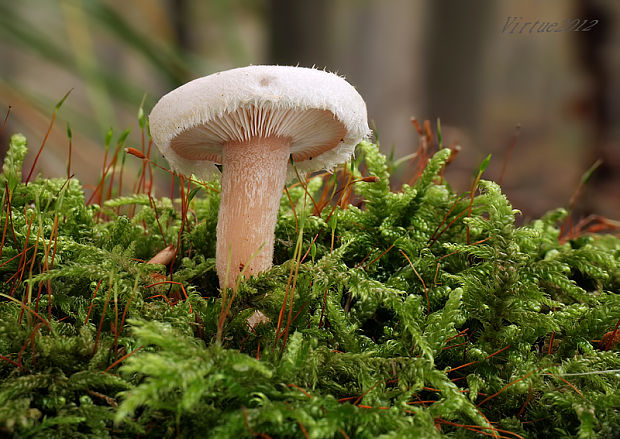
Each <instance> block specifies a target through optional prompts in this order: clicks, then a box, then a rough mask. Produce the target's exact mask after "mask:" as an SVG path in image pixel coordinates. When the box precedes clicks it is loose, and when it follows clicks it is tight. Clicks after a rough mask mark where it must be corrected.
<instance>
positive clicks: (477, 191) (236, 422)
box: [0, 135, 620, 438]
mask: <svg viewBox="0 0 620 439" xmlns="http://www.w3.org/2000/svg"><path fill="white" fill-rule="evenodd" d="M125 137H126V135H125ZM123 141H124V139H121V140H119V147H120V144H121V143H122V142H123ZM118 151H119V149H118V148H117V153H118ZM128 151H130V152H132V150H131V149H130V150H128ZM26 152H27V148H26V139H25V138H24V137H23V136H20V135H14V136H13V137H12V139H11V143H10V148H9V151H8V154H7V156H6V158H5V161H4V167H3V172H2V174H1V175H0V186H2V188H3V196H2V199H3V206H4V207H3V209H2V213H1V214H0V226H1V227H2V230H3V235H2V248H1V255H0V256H1V257H0V263H1V266H0V277H1V280H2V282H1V283H0V355H1V357H0V436H6V437H20V438H31V437H33V438H34V437H37V438H38V437H58V438H68V437H71V438H79V437H95V438H101V437H188V438H189V437H192V438H193V437H213V438H219V437H222V438H228V437H232V438H246V437H247V438H250V437H262V438H267V437H272V438H294V437H299V438H304V437H310V438H396V437H398V438H412V437H420V438H433V437H454V438H460V437H495V438H500V437H506V438H519V437H522V438H529V437H547V438H560V437H579V438H588V437H601V438H613V437H618V432H619V431H620V414H619V408H620V390H619V389H620V386H619V385H618V383H619V379H618V378H619V373H620V372H619V369H620V357H619V356H618V345H617V341H618V339H619V338H620V336H619V335H618V333H619V332H620V330H618V321H619V320H618V319H619V318H620V296H619V294H618V293H619V292H620V239H619V238H618V237H617V236H613V235H609V234H607V235H606V234H591V233H586V232H587V231H586V230H581V231H579V233H577V232H576V231H574V230H573V233H569V231H567V230H566V229H564V230H563V229H562V227H561V226H562V224H563V223H564V220H565V218H566V216H567V213H566V211H565V210H563V209H558V210H554V211H552V212H549V213H548V214H547V215H545V216H544V217H542V218H540V219H536V220H534V221H531V222H529V223H527V224H525V225H523V226H519V227H518V226H516V225H515V215H517V214H518V212H517V211H515V210H514V209H513V208H512V206H511V204H510V202H509V201H508V200H507V199H506V197H505V196H504V195H503V194H502V192H501V189H500V187H499V186H498V185H497V184H496V183H493V182H490V181H485V180H482V179H480V176H481V175H482V171H483V170H484V169H483V168H484V164H483V165H482V166H481V168H480V169H479V170H478V171H477V173H476V174H475V177H476V178H474V183H473V185H472V191H470V192H468V193H465V194H458V193H455V192H454V191H453V190H452V189H451V188H450V186H449V184H448V183H447V182H446V181H445V179H444V178H443V169H444V167H445V165H446V162H447V161H448V160H449V157H450V150H448V149H440V150H438V151H437V152H436V153H435V154H434V155H432V157H430V156H429V159H428V161H423V163H424V164H425V166H422V167H421V168H420V172H419V174H418V176H417V178H416V179H415V181H412V184H411V185H404V186H403V187H402V188H401V189H399V190H398V191H392V190H391V189H390V173H389V167H388V164H387V162H386V158H385V157H384V156H383V155H381V154H380V153H379V150H378V148H377V146H376V145H374V144H371V143H368V142H366V143H362V144H360V145H359V146H358V148H357V155H356V159H355V161H354V162H353V163H349V164H348V165H347V166H345V167H343V168H341V169H339V170H337V172H335V173H334V174H333V175H320V176H315V177H312V178H310V179H308V180H307V181H306V182H303V183H301V184H300V183H296V184H291V185H289V187H288V188H287V191H286V193H285V196H283V197H282V202H281V208H280V212H279V220H278V224H277V227H276V247H275V256H274V262H275V264H274V267H273V268H272V269H271V270H269V271H268V272H266V273H264V274H262V275H260V276H257V277H253V278H251V279H249V280H247V281H244V282H241V283H239V284H238V286H237V288H235V289H234V290H229V291H226V292H221V291H220V290H219V288H218V281H217V277H216V274H215V268H214V265H215V259H214V257H215V227H216V222H217V211H218V204H219V192H218V182H217V180H213V181H210V182H207V183H197V182H191V181H190V182H189V183H188V180H183V181H182V184H181V185H180V187H182V191H181V196H180V197H179V199H178V200H174V201H173V200H170V199H169V198H157V199H154V198H152V197H151V196H150V195H149V193H148V191H147V187H148V186H149V185H147V184H143V185H142V186H140V188H139V189H140V190H138V191H137V193H136V194H134V195H131V196H115V193H116V189H115V187H113V184H116V183H114V181H113V177H112V176H110V175H108V176H107V177H106V178H107V179H106V178H104V179H103V180H102V184H101V185H100V186H99V187H98V190H99V193H100V194H104V193H106V191H107V193H108V195H110V196H109V197H103V198H102V200H105V201H101V202H100V205H99V204H95V203H93V202H92V200H91V202H90V203H89V202H87V201H88V200H85V196H84V191H83V188H82V186H81V184H80V182H79V181H78V180H77V179H75V178H69V179H67V178H50V179H48V178H41V177H38V178H36V179H33V180H32V181H30V182H24V180H27V179H25V178H23V177H22V164H23V160H24V157H25V155H26ZM121 153H122V150H121ZM133 154H134V155H138V156H140V154H139V153H138V152H137V151H136V150H133ZM114 157H115V159H116V158H117V156H116V155H115V156H114ZM118 157H120V156H118ZM132 160H133V158H132ZM119 163H120V158H119ZM150 166H151V163H150V162H148V161H145V167H143V170H145V171H148V170H149V169H150ZM144 174H145V175H144V176H143V182H144V178H146V177H145V176H147V175H148V172H145V173H144ZM118 177H119V176H118V175H117V176H116V179H117V180H116V181H117V182H118ZM106 184H109V188H111V189H110V190H109V191H108V186H106ZM330 200H331V201H330ZM564 224H565V223H564ZM168 246H171V247H168ZM156 255H158V256H157V257H158V258H159V259H155V260H152V258H153V257H155V256H156ZM157 262H161V263H157ZM163 264H165V265H163Z"/></svg>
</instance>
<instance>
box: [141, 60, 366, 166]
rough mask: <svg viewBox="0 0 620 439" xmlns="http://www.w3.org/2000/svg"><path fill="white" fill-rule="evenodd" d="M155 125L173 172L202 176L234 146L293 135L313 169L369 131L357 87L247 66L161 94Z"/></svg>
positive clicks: (337, 157) (332, 161) (299, 71)
mask: <svg viewBox="0 0 620 439" xmlns="http://www.w3.org/2000/svg"><path fill="white" fill-rule="evenodd" d="M149 121H150V129H151V135H152V136H153V140H154V141H155V143H156V145H157V146H158V147H159V149H160V151H161V152H162V154H164V156H165V157H166V158H167V159H168V161H169V162H170V164H171V166H172V168H173V169H174V170H176V171H179V172H181V173H184V174H194V175H196V176H198V177H201V178H206V177H208V176H209V174H210V173H211V172H212V171H213V169H214V166H213V163H221V149H222V148H223V147H224V146H225V145H226V144H227V143H239V142H248V143H251V139H252V138H253V137H280V138H286V139H288V140H290V144H291V156H292V158H293V160H294V162H295V165H296V167H297V169H298V170H300V171H303V172H308V171H313V170H317V169H331V168H333V167H334V166H335V165H337V164H339V163H342V162H344V161H346V160H347V159H348V158H349V157H350V156H351V154H352V153H353V149H354V148H355V145H357V143H359V141H360V140H362V139H363V138H364V137H366V136H367V135H368V133H369V129H368V123H367V118H366V105H365V103H364V101H363V99H362V98H361V96H360V95H359V93H357V91H356V90H355V88H354V87H353V86H351V85H350V84H349V83H348V82H346V81H345V80H344V79H343V78H341V77H339V76H337V75H335V74H333V73H328V72H325V71H322V70H316V69H308V68H302V67H288V66H250V67H243V68H239V69H233V70H228V71H225V72H220V73H215V74H212V75H209V76H205V77H203V78H199V79H196V80H194V81H191V82H188V83H187V84H185V85H183V86H181V87H179V88H178V89H176V90H173V91H172V92H170V93H168V94H167V95H165V96H164V97H162V98H161V99H160V101H159V102H158V103H157V105H155V107H154V108H153V110H152V112H151V114H150V117H149ZM289 167H290V165H289ZM293 174H294V172H293V170H292V168H291V169H289V176H291V175H293Z"/></svg>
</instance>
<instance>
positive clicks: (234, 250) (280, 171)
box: [215, 137, 290, 288]
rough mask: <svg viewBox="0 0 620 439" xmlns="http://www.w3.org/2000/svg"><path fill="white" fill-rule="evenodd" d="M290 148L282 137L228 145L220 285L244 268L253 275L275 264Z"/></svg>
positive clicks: (220, 233) (218, 259)
mask: <svg viewBox="0 0 620 439" xmlns="http://www.w3.org/2000/svg"><path fill="white" fill-rule="evenodd" d="M289 154H290V139H288V138H282V137H267V138H263V137H253V138H252V139H250V140H249V141H247V142H228V143H226V144H225V145H224V148H223V151H222V192H221V201H220V211H219V214H218V220H217V246H216V252H215V259H216V268H217V275H218V277H219V280H220V287H221V288H226V287H231V286H233V285H234V284H235V282H236V279H237V277H238V276H239V274H240V272H241V270H243V269H244V268H245V271H244V275H247V276H250V275H252V274H256V273H260V272H261V271H265V270H267V269H269V268H270V267H271V266H272V264H273V243H274V231H275V227H276V220H277V217H278V208H279V206H280V197H281V196H282V188H283V187H284V183H285V181H286V167H287V163H288V159H289ZM259 249H260V250H259ZM229 252H230V253H229ZM257 252H258V253H257ZM229 264H230V265H229ZM246 265H247V266H246ZM228 267H229V268H228ZM227 271H228V277H227V276H226V273H227Z"/></svg>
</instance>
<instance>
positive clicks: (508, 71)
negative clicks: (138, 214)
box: [0, 0, 620, 219]
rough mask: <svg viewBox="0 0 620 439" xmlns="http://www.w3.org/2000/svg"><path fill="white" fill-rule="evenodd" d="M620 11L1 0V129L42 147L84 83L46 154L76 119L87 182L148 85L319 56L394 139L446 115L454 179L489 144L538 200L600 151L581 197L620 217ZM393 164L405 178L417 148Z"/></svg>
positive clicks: (388, 145) (43, 168)
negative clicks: (530, 28) (108, 139)
mask: <svg viewBox="0 0 620 439" xmlns="http://www.w3.org/2000/svg"><path fill="white" fill-rule="evenodd" d="M509 17H513V18H514V17H517V18H518V20H520V22H522V23H526V22H533V21H535V20H539V21H541V22H544V21H550V22H560V23H564V22H565V21H566V20H567V19H580V20H597V22H596V24H595V25H594V26H593V27H592V30H591V31H589V32H551V33H549V32H543V33H539V32H533V33H528V32H527V31H525V32H523V33H510V32H507V31H506V30H504V31H503V29H504V26H505V24H506V23H507V20H508V19H509ZM619 24H620V2H617V1H614V0H607V1H586V0H548V1H540V0H522V1H517V0H511V1H508V0H503V1H495V0H470V1H458V0H443V1H431V0H429V1H422V0H419V1H418V0H299V1H293V0H205V1H198V0H124V1H120V0H24V1H10V0H0V111H1V113H0V114H1V115H2V117H4V114H5V112H6V110H7V109H8V107H9V106H11V107H12V110H11V115H10V117H9V119H8V122H7V125H6V127H5V129H4V130H3V132H2V134H1V135H2V139H1V142H0V145H2V148H5V147H6V145H7V141H8V136H9V135H10V134H11V133H13V132H16V131H20V132H23V133H24V134H26V135H27V137H28V138H29V141H30V145H31V152H30V160H31V162H30V163H32V160H33V159H34V155H35V153H36V149H37V148H38V147H39V145H40V143H41V141H42V139H43V137H44V136H45V132H46V130H47V127H48V125H49V121H50V117H51V114H52V112H53V109H54V106H55V104H56V103H57V102H58V101H59V100H60V99H61V98H62V96H63V95H64V94H65V93H66V92H67V91H68V90H69V89H73V91H72V93H71V95H70V96H69V98H68V100H67V101H66V102H65V104H64V105H63V107H62V108H61V109H60V111H59V113H58V118H57V120H56V123H55V126H54V129H53V131H52V133H51V135H50V138H49V140H48V143H47V145H46V147H45V148H46V149H45V150H44V152H43V155H42V156H41V159H40V160H39V162H38V164H37V169H38V171H40V172H41V173H43V174H44V175H45V176H63V175H65V172H66V161H67V152H68V139H67V128H66V127H67V123H69V124H70V126H71V130H72V132H73V154H72V169H73V172H75V175H76V178H79V179H80V180H81V181H82V182H83V183H84V184H86V185H91V187H92V185H94V184H96V182H97V179H98V176H99V175H100V172H101V164H102V161H103V156H104V146H103V145H104V138H105V134H106V132H107V131H108V130H109V128H110V127H112V128H113V129H114V133H115V134H114V138H115V139H116V137H118V136H119V135H120V134H121V132H122V131H123V130H125V129H127V128H129V129H131V130H132V132H131V135H130V137H129V141H128V146H136V145H137V144H138V143H139V142H140V130H139V127H138V123H137V113H138V108H139V107H140V105H141V102H142V101H143V99H144V109H145V111H146V112H147V113H148V111H149V110H150V108H151V107H152V106H153V105H154V103H155V102H156V101H157V99H158V98H159V97H160V96H161V95H163V94H165V93H166V92H167V91H169V90H171V89H173V88H175V87H177V86H179V85H180V84H182V83H184V82H187V81H189V80H191V79H193V78H196V77H199V76H204V75H207V74H210V73H213V72H216V71H220V70H224V69H228V68H233V67H239V66H244V65H248V64H291V65H297V64H299V65H302V66H317V67H319V68H326V69H327V70H330V71H335V72H338V73H340V74H341V75H344V76H345V77H346V78H347V79H348V80H349V81H350V82H351V83H352V84H354V85H355V86H356V87H357V89H358V90H359V92H360V94H361V95H362V96H363V97H364V98H365V99H366V102H367V104H368V112H369V118H370V120H372V121H373V124H374V126H375V127H376V130H377V134H378V138H379V140H380V142H381V147H382V149H383V151H384V152H385V153H387V154H389V153H391V152H393V153H394V156H395V157H402V156H405V155H407V154H411V153H412V152H414V151H415V150H416V149H417V147H418V140H417V134H416V132H415V130H414V128H413V126H412V125H411V123H410V118H411V117H412V116H415V117H416V118H417V119H419V120H424V119H431V120H432V121H435V120H436V119H437V118H440V119H441V126H442V131H443V139H444V143H446V144H458V145H461V147H462V151H461V153H460V154H459V156H458V158H457V159H456V160H455V162H454V163H453V164H452V165H451V166H450V168H449V169H448V172H447V173H446V175H447V177H448V180H449V181H450V182H451V183H452V185H453V186H454V187H455V188H456V189H457V190H461V191H462V190H466V189H467V187H468V185H469V182H470V178H471V174H472V171H473V170H474V169H475V168H476V167H477V165H478V164H479V163H480V161H481V160H482V159H483V158H484V157H485V156H486V155H487V154H489V153H492V154H493V159H492V162H491V165H490V167H489V168H488V171H487V173H486V178H494V179H499V178H501V179H502V184H503V186H504V188H505V190H506V192H507V193H508V195H509V197H510V199H511V200H512V202H513V204H514V206H515V207H516V208H519V209H521V210H522V211H523V212H524V216H525V217H526V218H530V217H535V216H537V215H540V214H541V213H543V212H544V211H546V210H547V209H549V208H553V207H557V206H561V205H564V206H566V205H567V204H568V200H569V198H570V197H571V195H572V193H573V192H574V191H575V189H576V188H577V186H578V184H579V179H580V176H581V175H582V173H583V172H584V171H585V170H586V169H587V168H588V167H589V166H590V165H591V164H592V163H594V161H595V160H596V159H599V158H600V159H602V160H603V165H602V166H600V167H599V168H598V169H597V171H596V172H595V174H594V176H593V178H592V180H591V181H590V183H589V185H588V187H587V189H586V192H585V194H584V195H583V197H582V198H581V200H580V202H579V213H580V214H582V215H585V214H587V213H592V212H595V213H599V214H602V215H605V216H608V217H612V218H616V219H617V218H620V140H619V139H620V123H619V122H620V50H619V49H620V26H619ZM518 124H519V125H520V126H521V129H520V135H519V138H518V140H517V143H516V146H515V148H514V150H513V151H512V153H510V154H509V144H510V142H511V138H512V136H513V133H514V131H515V127H516V126H517V125H518ZM33 150H34V151H33ZM508 154H509V161H508V163H507V166H506V170H505V173H504V175H503V176H502V167H503V162H504V160H505V158H506V157H507V155H508ZM154 155H159V153H158V152H156V151H155V153H154ZM159 161H160V162H162V163H163V160H162V159H160V160H159ZM128 162H132V163H130V169H133V170H134V172H137V169H138V165H139V163H135V162H137V160H133V161H132V160H130V159H128ZM26 166H27V167H29V165H28V164H27V165H26ZM131 166H133V168H131ZM399 176H400V178H401V179H402V180H403V181H406V180H407V178H408V175H407V167H406V166H403V167H402V170H401V171H400V174H399ZM163 187H164V189H162V190H160V191H158V192H156V195H159V196H162V195H165V194H166V193H167V192H166V189H165V188H166V186H165V185H164V186H163Z"/></svg>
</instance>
